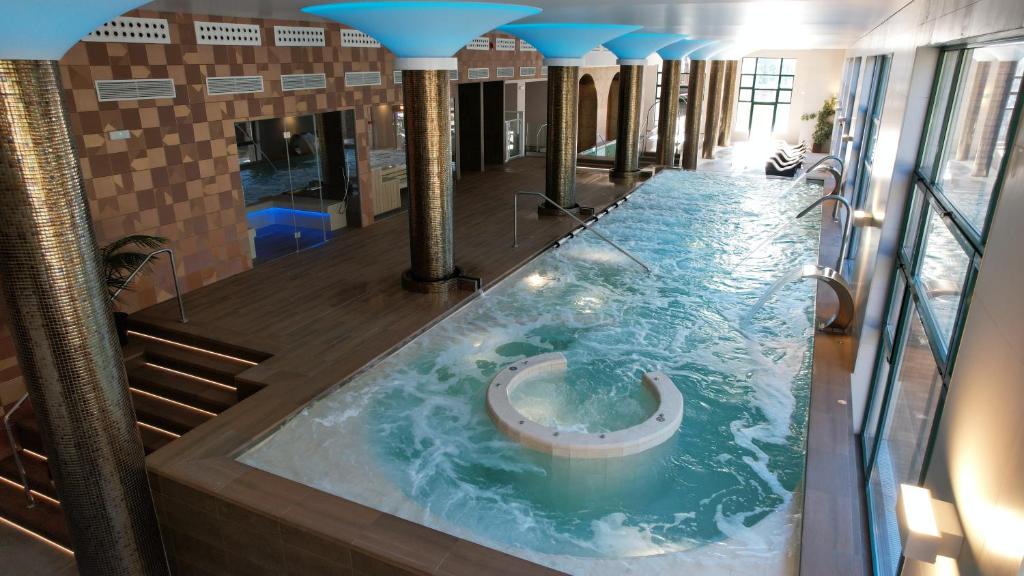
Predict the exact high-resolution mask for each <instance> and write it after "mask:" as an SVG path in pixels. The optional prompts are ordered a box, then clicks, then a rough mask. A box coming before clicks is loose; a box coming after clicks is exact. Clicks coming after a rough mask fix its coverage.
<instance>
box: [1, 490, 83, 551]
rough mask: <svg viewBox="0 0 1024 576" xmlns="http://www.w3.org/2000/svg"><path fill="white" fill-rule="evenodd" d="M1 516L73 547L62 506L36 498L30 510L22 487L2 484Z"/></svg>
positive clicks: (61, 543) (63, 544)
mask: <svg viewBox="0 0 1024 576" xmlns="http://www.w3.org/2000/svg"><path fill="white" fill-rule="evenodd" d="M0 516H3V517H4V518H5V519H7V520H9V521H11V522H14V523H15V524H18V525H19V526H22V527H24V528H27V529H29V530H31V531H33V532H35V533H37V534H40V535H42V536H44V537H46V538H48V539H49V540H52V541H54V542H56V543H58V544H60V545H62V546H65V547H70V546H71V538H70V537H68V530H67V526H65V524H64V512H63V511H62V510H61V508H60V505H59V504H55V503H53V502H51V501H49V500H46V499H44V498H36V504H35V506H34V507H32V508H28V507H27V506H26V501H25V493H24V492H23V491H22V489H21V487H20V486H12V485H10V484H8V483H6V482H0Z"/></svg>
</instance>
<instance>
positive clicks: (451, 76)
mask: <svg viewBox="0 0 1024 576" xmlns="http://www.w3.org/2000/svg"><path fill="white" fill-rule="evenodd" d="M448 80H450V81H452V82H458V81H459V71H458V70H449V71H448Z"/></svg>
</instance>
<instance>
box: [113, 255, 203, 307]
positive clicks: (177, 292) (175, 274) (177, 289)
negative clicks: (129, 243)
mask: <svg viewBox="0 0 1024 576" xmlns="http://www.w3.org/2000/svg"><path fill="white" fill-rule="evenodd" d="M164 252H166V253H167V255H168V256H169V259H168V262H170V263H171V278H172V279H174V295H175V297H177V299H178V312H179V313H180V314H181V323H182V324H185V323H187V322H188V318H186V317H185V301H184V300H182V299H181V287H180V286H179V285H178V272H177V271H178V267H177V266H176V265H175V263H174V250H171V249H170V248H161V249H159V250H154V251H152V252H150V253H149V254H146V257H145V258H143V259H142V262H140V263H139V265H138V266H136V267H135V270H133V271H132V273H131V274H129V275H128V278H125V281H124V282H122V283H121V286H120V287H119V288H118V289H117V290H115V291H114V293H113V294H111V295H110V300H111V301H113V300H116V299H117V297H118V296H120V295H121V292H124V290H125V288H127V287H128V285H129V284H131V283H132V280H134V279H135V277H136V276H137V275H138V274H139V272H140V271H141V270H142V269H143V268H144V267H145V266H146V264H147V263H149V261H150V260H152V259H153V258H154V257H156V255H157V254H163V253H164Z"/></svg>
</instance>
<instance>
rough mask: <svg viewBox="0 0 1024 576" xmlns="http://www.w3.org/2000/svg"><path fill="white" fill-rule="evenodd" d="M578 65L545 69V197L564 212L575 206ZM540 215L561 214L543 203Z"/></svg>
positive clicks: (576, 208) (552, 66)
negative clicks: (546, 125) (546, 86)
mask: <svg viewBox="0 0 1024 576" xmlns="http://www.w3.org/2000/svg"><path fill="white" fill-rule="evenodd" d="M577 76H579V67H578V66H554V65H550V66H548V130H547V132H548V134H547V138H548V141H547V147H548V148H547V166H546V169H545V181H544V195H545V196H547V197H548V199H549V200H550V201H551V202H553V203H555V204H558V205H559V206H561V207H562V208H565V209H567V210H571V211H572V210H578V209H579V206H578V205H577V204H576V130H577V126H578V118H577V107H578V100H579V91H580V87H579V82H578V81H577ZM539 210H540V212H541V214H545V215H561V214H562V212H561V211H560V210H558V209H556V208H550V207H547V206H546V204H542V205H541V206H540V208H539Z"/></svg>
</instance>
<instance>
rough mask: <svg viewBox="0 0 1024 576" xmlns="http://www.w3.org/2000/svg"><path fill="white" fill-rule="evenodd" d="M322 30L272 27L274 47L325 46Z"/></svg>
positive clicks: (324, 33)
mask: <svg viewBox="0 0 1024 576" xmlns="http://www.w3.org/2000/svg"><path fill="white" fill-rule="evenodd" d="M325 38H326V32H325V31H324V29H323V28H312V27H309V26H274V44H275V45H276V46H326V45H327V42H326V40H325Z"/></svg>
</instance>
